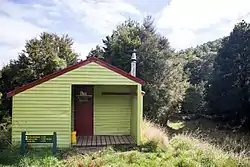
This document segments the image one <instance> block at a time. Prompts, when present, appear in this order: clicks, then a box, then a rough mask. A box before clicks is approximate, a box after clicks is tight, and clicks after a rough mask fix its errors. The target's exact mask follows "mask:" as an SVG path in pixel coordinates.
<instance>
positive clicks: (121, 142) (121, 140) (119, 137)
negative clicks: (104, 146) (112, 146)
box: [118, 136, 125, 144]
mask: <svg viewBox="0 0 250 167" xmlns="http://www.w3.org/2000/svg"><path fill="white" fill-rule="evenodd" d="M118 139H119V141H120V144H125V141H124V140H123V138H122V136H118Z"/></svg>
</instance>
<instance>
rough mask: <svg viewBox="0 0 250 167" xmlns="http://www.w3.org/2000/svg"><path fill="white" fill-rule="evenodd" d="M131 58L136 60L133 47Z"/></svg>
mask: <svg viewBox="0 0 250 167" xmlns="http://www.w3.org/2000/svg"><path fill="white" fill-rule="evenodd" d="M131 60H136V50H135V49H134V50H133V53H132V56H131Z"/></svg>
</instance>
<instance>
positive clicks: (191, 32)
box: [0, 0, 250, 68]
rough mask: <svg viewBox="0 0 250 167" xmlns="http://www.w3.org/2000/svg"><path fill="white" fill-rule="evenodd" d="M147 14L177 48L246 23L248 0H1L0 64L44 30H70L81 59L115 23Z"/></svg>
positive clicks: (249, 13)
mask: <svg viewBox="0 0 250 167" xmlns="http://www.w3.org/2000/svg"><path fill="white" fill-rule="evenodd" d="M147 15H151V16H153V18H154V20H155V26H156V28H157V31H158V32H159V33H161V34H162V35H164V36H166V37H167V38H168V39H169V42H170V45H171V46H172V47H173V48H175V49H177V50H180V49H185V48H188V47H195V46H196V45H199V44H202V43H204V42H207V41H211V40H215V39H217V38H220V37H223V36H226V35H228V34H229V33H230V31H231V30H232V29H233V27H234V25H235V24H236V23H238V22H239V21H241V20H243V19H244V20H245V21H247V22H250V0H0V68H1V67H2V66H3V65H5V64H7V63H8V62H9V61H10V60H11V59H15V58H17V55H18V53H19V52H21V51H22V49H23V48H24V45H25V42H26V41H27V40H29V39H31V38H34V37H37V36H38V35H39V34H40V33H41V32H44V31H46V32H52V33H57V34H59V35H62V34H68V35H69V36H70V37H71V38H73V40H74V45H73V49H74V51H75V52H77V53H79V54H80V55H81V58H82V59H85V58H86V56H87V54H88V53H89V51H90V50H91V48H94V47H95V46H96V45H97V44H101V42H102V38H104V37H105V36H106V35H110V34H111V33H112V30H113V29H115V28H116V26H117V25H118V24H120V23H122V22H124V21H125V20H127V19H128V18H131V19H133V20H137V21H138V22H142V21H143V18H144V17H145V16H147Z"/></svg>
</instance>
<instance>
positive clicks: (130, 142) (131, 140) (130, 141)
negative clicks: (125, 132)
mask: <svg viewBox="0 0 250 167" xmlns="http://www.w3.org/2000/svg"><path fill="white" fill-rule="evenodd" d="M127 139H128V141H129V144H134V140H133V138H132V136H127Z"/></svg>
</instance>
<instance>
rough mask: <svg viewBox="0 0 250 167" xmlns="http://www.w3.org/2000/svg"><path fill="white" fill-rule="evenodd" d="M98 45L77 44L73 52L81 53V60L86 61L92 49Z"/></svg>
mask: <svg viewBox="0 0 250 167" xmlns="http://www.w3.org/2000/svg"><path fill="white" fill-rule="evenodd" d="M96 45H97V43H86V44H84V43H78V42H75V43H74V45H73V50H74V51H75V52H76V53H80V59H82V60H84V59H86V57H87V56H88V54H89V52H90V50H91V49H92V48H95V46H96Z"/></svg>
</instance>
